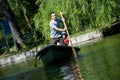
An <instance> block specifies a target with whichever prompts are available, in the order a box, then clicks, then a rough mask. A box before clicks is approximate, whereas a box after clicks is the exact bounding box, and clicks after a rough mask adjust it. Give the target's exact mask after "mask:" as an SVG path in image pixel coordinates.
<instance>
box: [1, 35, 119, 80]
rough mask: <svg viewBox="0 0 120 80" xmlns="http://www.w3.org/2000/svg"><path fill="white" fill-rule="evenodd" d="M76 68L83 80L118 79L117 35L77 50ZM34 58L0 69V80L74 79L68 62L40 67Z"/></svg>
mask: <svg viewBox="0 0 120 80" xmlns="http://www.w3.org/2000/svg"><path fill="white" fill-rule="evenodd" d="M80 48H81V51H80V54H81V56H80V57H79V65H80V71H81V74H82V77H83V78H84V80H120V76H119V75H120V60H119V57H120V34H118V35H114V36H111V37H107V38H105V39H103V40H101V41H99V42H95V43H92V44H89V45H86V46H83V47H80ZM39 63H40V64H39V65H38V67H37V68H35V67H34V58H32V59H28V60H26V61H22V62H21V63H17V64H12V65H9V66H4V67H0V80H76V79H75V78H76V75H74V70H73V67H72V64H73V63H72V62H65V63H63V64H58V65H55V66H49V67H45V68H43V66H42V65H41V62H39Z"/></svg>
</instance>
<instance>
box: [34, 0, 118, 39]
mask: <svg viewBox="0 0 120 80" xmlns="http://www.w3.org/2000/svg"><path fill="white" fill-rule="evenodd" d="M36 4H37V5H38V6H39V10H38V13H37V14H36V15H35V16H34V22H35V27H36V30H38V31H40V32H42V34H43V37H45V39H46V40H49V34H50V30H49V21H50V12H51V11H54V12H56V13H57V14H58V16H60V15H59V12H60V11H62V12H63V13H64V15H65V17H66V18H67V22H66V23H67V26H68V31H69V32H70V34H74V33H78V32H80V31H84V30H85V29H88V28H91V29H94V28H98V29H103V28H105V27H110V25H111V24H112V21H113V18H114V17H115V16H114V15H113V13H114V12H113V10H115V9H116V5H117V3H116V2H115V1H113V0H112V1H111V0H107V1H106V0H71V1H70V0H57V1H55V0H47V1H45V0H37V1H36ZM117 14H118V13H117ZM112 15H113V16H112Z"/></svg>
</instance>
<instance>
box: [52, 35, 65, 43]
mask: <svg viewBox="0 0 120 80" xmlns="http://www.w3.org/2000/svg"><path fill="white" fill-rule="evenodd" d="M57 42H59V43H60V45H65V44H64V40H63V37H58V38H51V40H50V44H52V45H57Z"/></svg>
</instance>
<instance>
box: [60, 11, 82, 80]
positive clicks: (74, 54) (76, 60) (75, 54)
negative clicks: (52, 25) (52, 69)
mask: <svg viewBox="0 0 120 80" xmlns="http://www.w3.org/2000/svg"><path fill="white" fill-rule="evenodd" d="M60 15H61V18H62V19H64V17H63V13H62V12H61V11H60ZM63 24H64V27H65V28H66V33H67V35H68V39H69V41H70V44H71V47H72V53H73V56H74V59H75V62H76V64H77V69H78V71H80V70H79V61H78V57H77V53H76V51H75V49H74V47H73V44H72V41H71V38H70V35H69V32H68V29H67V25H66V23H65V20H63ZM78 75H79V80H81V79H82V77H81V75H80V74H78Z"/></svg>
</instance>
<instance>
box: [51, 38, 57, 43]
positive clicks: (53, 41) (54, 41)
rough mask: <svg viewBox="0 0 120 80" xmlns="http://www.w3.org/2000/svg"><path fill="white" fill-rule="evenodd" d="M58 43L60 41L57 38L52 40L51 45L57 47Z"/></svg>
mask: <svg viewBox="0 0 120 80" xmlns="http://www.w3.org/2000/svg"><path fill="white" fill-rule="evenodd" d="M57 42H58V39H57V38H52V39H51V40H50V44H51V45H57Z"/></svg>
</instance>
